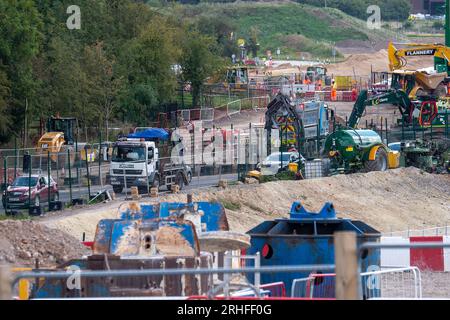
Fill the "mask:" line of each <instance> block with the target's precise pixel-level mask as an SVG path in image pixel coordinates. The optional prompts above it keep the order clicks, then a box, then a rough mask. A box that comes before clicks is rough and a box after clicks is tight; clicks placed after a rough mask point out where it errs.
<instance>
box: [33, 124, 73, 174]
mask: <svg viewBox="0 0 450 320" xmlns="http://www.w3.org/2000/svg"><path fill="white" fill-rule="evenodd" d="M77 126H78V122H77V119H76V118H61V117H59V116H57V117H50V118H48V119H47V125H46V127H47V128H46V129H47V132H46V133H44V134H43V135H42V137H41V138H40V139H39V141H38V145H37V148H38V152H39V153H40V154H41V156H42V158H43V159H47V157H48V152H50V159H51V161H52V162H53V163H56V162H58V163H59V165H61V166H62V165H64V164H65V160H66V159H67V150H68V149H69V150H71V151H72V152H71V157H72V159H71V160H72V161H73V159H74V158H75V153H74V144H75V130H76V128H77Z"/></svg>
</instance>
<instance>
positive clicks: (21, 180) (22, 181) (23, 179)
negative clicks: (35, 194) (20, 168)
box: [12, 177, 38, 187]
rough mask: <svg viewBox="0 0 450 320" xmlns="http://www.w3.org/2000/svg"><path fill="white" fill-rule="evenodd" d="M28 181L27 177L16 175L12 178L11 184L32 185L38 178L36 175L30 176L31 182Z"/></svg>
mask: <svg viewBox="0 0 450 320" xmlns="http://www.w3.org/2000/svg"><path fill="white" fill-rule="evenodd" d="M29 181H30V179H29V177H18V178H16V180H14V182H13V184H12V186H13V187H28V186H29V185H31V186H32V187H34V186H35V185H36V184H37V181H38V178H37V177H31V184H29V183H28V182H29Z"/></svg>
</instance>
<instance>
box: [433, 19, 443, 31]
mask: <svg viewBox="0 0 450 320" xmlns="http://www.w3.org/2000/svg"><path fill="white" fill-rule="evenodd" d="M432 28H433V29H435V30H441V29H444V23H443V22H442V21H435V22H433V26H432Z"/></svg>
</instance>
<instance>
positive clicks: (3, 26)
mask: <svg viewBox="0 0 450 320" xmlns="http://www.w3.org/2000/svg"><path fill="white" fill-rule="evenodd" d="M41 27H42V20H41V16H40V15H39V12H38V11H37V9H36V7H35V5H34V2H33V1H32V0H20V1H19V0H3V1H0V64H1V65H3V67H2V69H3V71H2V73H3V75H2V78H3V79H2V82H3V87H4V88H5V87H6V86H5V83H9V84H10V85H9V86H8V88H9V89H8V90H5V89H3V90H2V91H3V92H0V100H3V101H4V103H6V105H7V106H6V107H4V109H3V110H2V114H4V115H5V116H7V117H6V118H5V119H8V121H12V122H14V126H13V127H12V126H11V128H15V129H14V130H15V131H16V132H17V131H18V128H21V127H22V123H23V120H24V117H23V115H24V113H25V105H26V100H29V101H31V100H33V98H34V96H35V95H36V81H35V79H34V77H33V68H32V66H33V61H34V59H35V57H36V55H37V54H38V52H39V47H40V45H41V40H42V37H41V32H40V28H41ZM2 127H3V130H5V129H6V127H5V126H4V125H2Z"/></svg>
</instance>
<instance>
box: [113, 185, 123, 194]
mask: <svg viewBox="0 0 450 320" xmlns="http://www.w3.org/2000/svg"><path fill="white" fill-rule="evenodd" d="M113 191H114V193H122V191H123V187H121V186H113Z"/></svg>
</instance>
